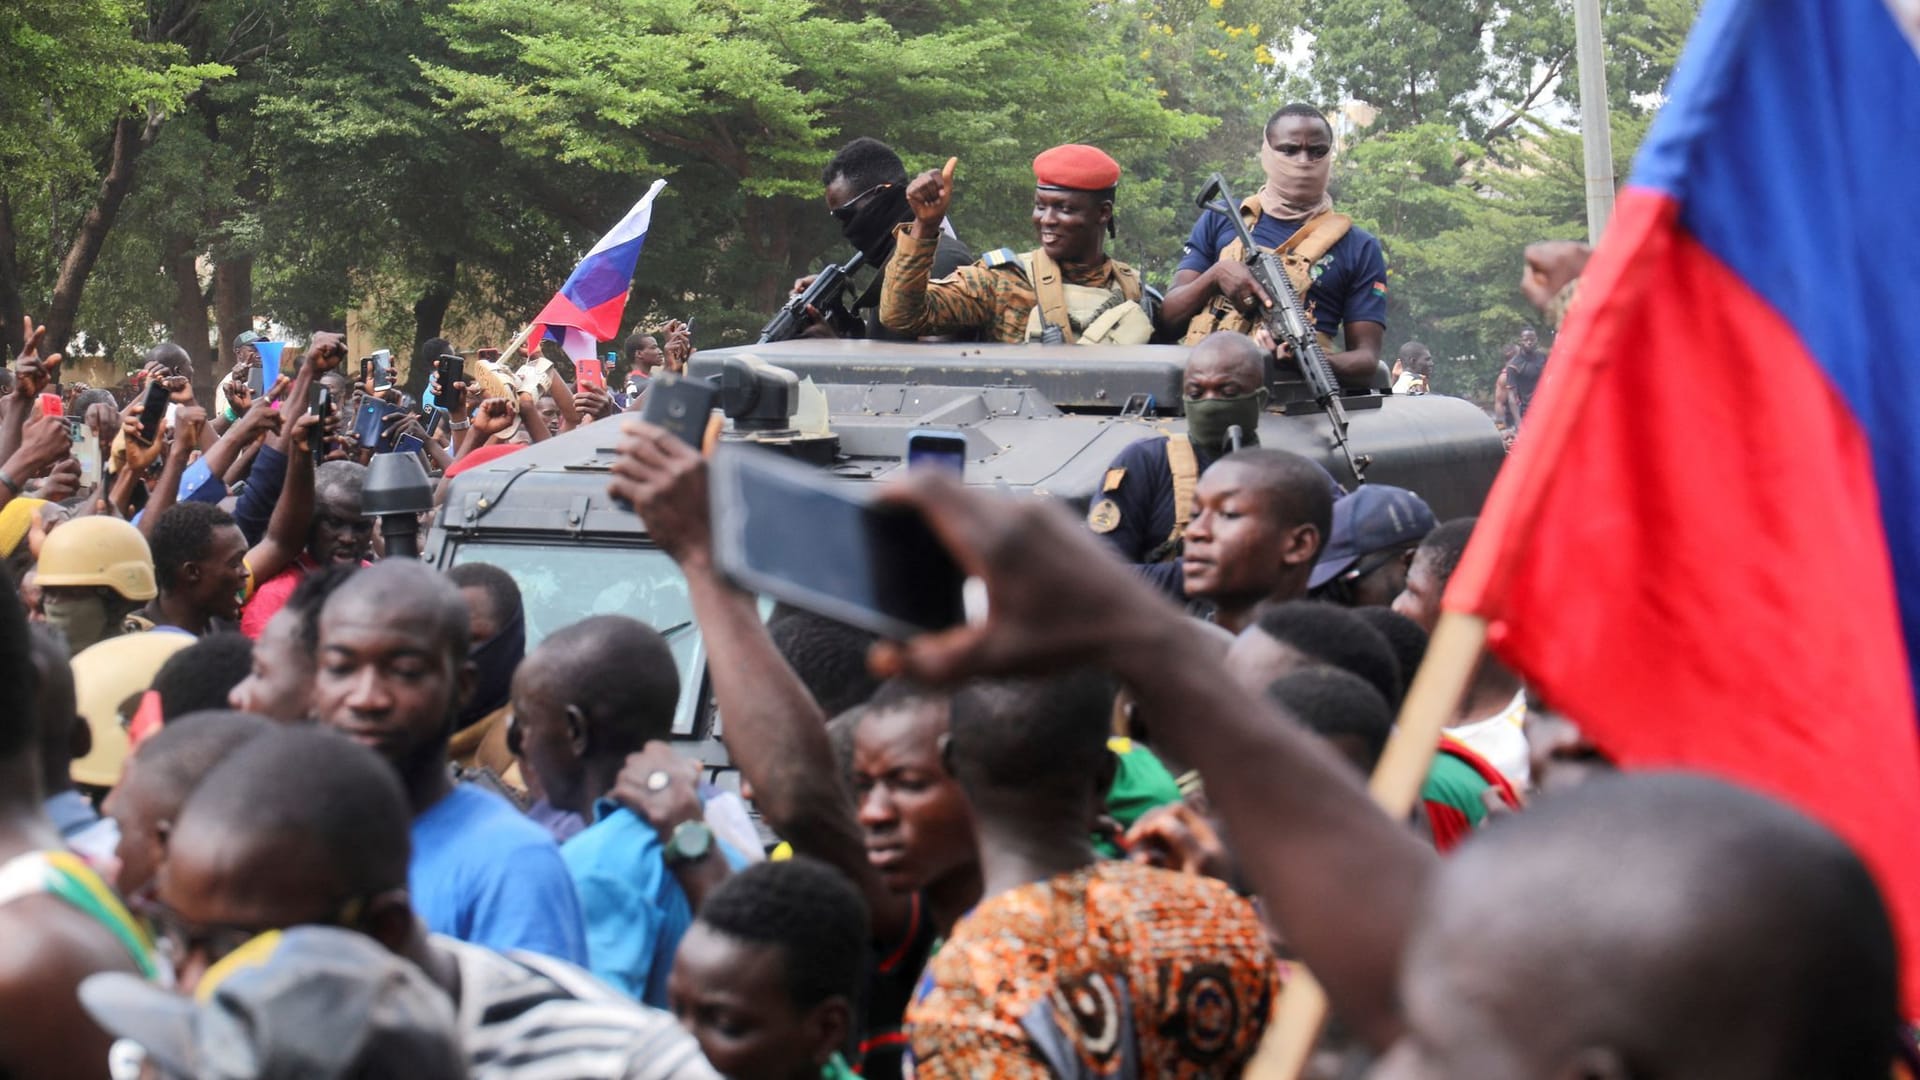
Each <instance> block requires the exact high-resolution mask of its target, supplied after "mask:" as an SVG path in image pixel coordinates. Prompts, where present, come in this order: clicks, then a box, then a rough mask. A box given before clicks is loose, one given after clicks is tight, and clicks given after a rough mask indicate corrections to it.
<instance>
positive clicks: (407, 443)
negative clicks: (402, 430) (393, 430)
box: [393, 435, 427, 454]
mask: <svg viewBox="0 0 1920 1080" xmlns="http://www.w3.org/2000/svg"><path fill="white" fill-rule="evenodd" d="M426 448H427V444H426V443H423V442H421V441H420V437H419V436H417V435H402V436H400V437H399V438H398V439H395V440H394V442H393V452H394V453H396V454H418V453H420V452H421V451H422V450H425V449H426Z"/></svg>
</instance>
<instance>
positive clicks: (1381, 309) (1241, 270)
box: [1161, 104, 1387, 387]
mask: <svg viewBox="0 0 1920 1080" xmlns="http://www.w3.org/2000/svg"><path fill="white" fill-rule="evenodd" d="M1332 155H1333V125H1332V124H1330V123H1328V122H1327V118H1326V117H1325V116H1324V115H1322V114H1321V112H1320V110H1318V109H1316V108H1314V107H1313V106H1311V105H1302V104H1293V105H1288V106H1286V107H1284V108H1282V109H1281V110H1280V111H1279V112H1276V113H1274V114H1273V116H1272V118H1271V119H1269V120H1268V121H1267V127H1266V131H1265V134H1264V136H1263V138H1262V140H1261V143H1260V167H1261V169H1262V170H1264V171H1265V172H1266V174H1267V181H1266V184H1265V185H1264V186H1263V187H1261V189H1260V190H1259V191H1258V192H1256V193H1255V194H1254V195H1252V196H1250V197H1248V198H1247V199H1246V201H1244V202H1242V203H1241V204H1240V215H1241V217H1242V218H1243V219H1244V220H1245V221H1246V222H1247V225H1248V231H1249V232H1251V233H1252V234H1253V242H1254V243H1256V244H1259V245H1260V246H1261V247H1262V248H1264V249H1266V250H1268V251H1271V252H1272V253H1273V254H1275V255H1277V256H1279V258H1280V261H1281V263H1282V265H1284V266H1285V267H1286V270H1287V277H1288V278H1289V279H1290V280H1291V281H1292V282H1293V287H1294V290H1295V291H1297V292H1298V293H1299V294H1300V299H1301V302H1302V303H1303V304H1305V305H1306V309H1307V311H1306V314H1307V317H1308V318H1309V319H1311V320H1312V321H1313V324H1314V327H1315V329H1316V330H1318V331H1319V335H1320V346H1321V348H1322V349H1324V350H1325V351H1326V353H1327V360H1328V362H1329V363H1331V364H1332V365H1333V370H1334V372H1335V373H1336V374H1338V375H1339V377H1340V381H1341V382H1342V383H1343V384H1345V385H1347V386H1354V387H1366V386H1367V385H1368V384H1369V383H1371V382H1372V380H1373V376H1374V371H1375V368H1376V367H1377V366H1378V365H1379V362H1380V344H1381V341H1382V339H1383V338H1385V336H1386V331H1387V325H1386V324H1387V261H1386V257H1385V256H1384V255H1383V254H1381V250H1380V241H1379V240H1378V239H1376V238H1375V237H1374V236H1373V234H1372V233H1369V232H1367V231H1366V230H1365V229H1362V228H1360V227H1359V226H1357V225H1354V224H1353V221H1352V219H1351V218H1348V217H1347V216H1346V215H1345V214H1336V213H1334V212H1333V199H1332V197H1331V196H1329V195H1328V194H1327V180H1328V176H1329V174H1330V173H1331V172H1332V166H1333V160H1332ZM1243 257H1244V253H1243V252H1242V251H1241V250H1240V242H1239V239H1238V237H1237V236H1236V235H1235V230H1234V228H1233V222H1231V221H1229V220H1227V219H1226V218H1224V217H1222V216H1221V215H1219V214H1218V213H1215V212H1214V211H1212V210H1207V211H1204V212H1202V213H1201V215H1200V220H1199V221H1197V222H1195V223H1194V226H1193V233H1192V234H1191V235H1190V236H1188V237H1187V244H1186V248H1185V249H1184V252H1183V253H1182V255H1181V257H1180V267H1179V269H1178V270H1176V271H1175V272H1174V275H1173V288H1172V290H1170V291H1169V292H1168V293H1167V299H1166V303H1165V304H1164V305H1163V308H1162V312H1161V320H1162V322H1163V324H1165V325H1167V326H1180V325H1183V324H1186V325H1187V338H1186V340H1187V343H1188V344H1193V343H1195V342H1197V341H1199V340H1200V339H1202V338H1204V337H1206V336H1207V335H1208V334H1211V333H1214V332H1216V331H1221V330H1229V331H1234V332H1237V333H1251V332H1252V331H1253V329H1254V328H1255V327H1256V326H1258V325H1259V323H1260V315H1261V312H1262V311H1263V310H1264V309H1265V308H1268V307H1271V306H1273V304H1274V303H1275V302H1276V299H1277V298H1276V297H1271V296H1268V295H1266V294H1265V293H1264V292H1263V291H1262V290H1261V288H1260V286H1259V285H1258V284H1256V283H1255V282H1254V280H1253V274H1252V272H1251V271H1249V270H1248V269H1247V266H1246V263H1245V262H1243V261H1242V259H1243ZM1188 320H1192V322H1191V323H1188ZM1335 333H1344V335H1345V339H1346V348H1345V350H1336V349H1335V348H1334V345H1333V335H1334V334H1335Z"/></svg>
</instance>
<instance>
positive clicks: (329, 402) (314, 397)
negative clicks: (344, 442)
mask: <svg viewBox="0 0 1920 1080" xmlns="http://www.w3.org/2000/svg"><path fill="white" fill-rule="evenodd" d="M333 409H334V402H333V391H332V390H330V389H328V388H327V387H325V386H322V385H320V384H317V383H316V384H315V385H314V386H313V388H312V389H311V390H309V391H308V393H307V412H308V414H310V415H313V416H317V417H319V418H320V432H319V434H320V435H321V436H322V437H324V436H325V435H326V429H327V428H328V426H330V425H331V424H332V423H333Z"/></svg>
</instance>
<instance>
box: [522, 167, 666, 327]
mask: <svg viewBox="0 0 1920 1080" xmlns="http://www.w3.org/2000/svg"><path fill="white" fill-rule="evenodd" d="M666 186H667V182H666V181H665V180H655V181H654V182H653V186H652V187H650V188H648V189H647V193H646V194H645V195H643V196H641V197H640V201H639V202H637V203H635V204H634V207H633V209H631V210H629V211H627V216H626V217H623V218H621V219H620V223H619V224H618V225H615V226H614V227H613V231H612V232H609V233H607V235H605V236H603V237H601V238H600V242H599V243H597V244H595V245H593V250H592V251H589V252H587V257H586V258H584V259H581V260H580V265H579V266H576V267H574V268H573V273H571V274H569V275H567V282H566V284H564V285H562V286H560V291H559V292H557V293H554V294H553V299H551V300H549V301H547V306H546V307H544V308H541V309H540V314H539V315H536V316H534V320H533V322H534V326H533V330H532V332H531V333H530V334H529V335H528V337H527V340H528V342H529V343H530V345H529V351H532V350H534V349H537V348H538V345H539V343H540V342H541V341H542V340H545V339H547V338H552V339H553V340H555V341H558V342H559V343H560V347H561V348H562V349H564V350H565V351H566V354H567V355H568V356H570V357H572V358H574V359H575V360H580V359H583V358H586V357H590V356H593V355H594V354H595V352H596V348H597V345H598V343H599V342H602V341H610V340H612V339H613V337H614V336H615V335H616V334H618V333H619V332H620V317H621V316H622V315H623V314H625V313H626V310H627V293H628V291H629V290H631V289H632V287H633V269H634V267H636V266H638V265H639V264H640V248H641V246H642V245H644V244H645V243H646V242H647V228H648V226H650V225H651V224H652V223H653V197H654V196H656V195H658V194H660V189H661V188H663V187H666Z"/></svg>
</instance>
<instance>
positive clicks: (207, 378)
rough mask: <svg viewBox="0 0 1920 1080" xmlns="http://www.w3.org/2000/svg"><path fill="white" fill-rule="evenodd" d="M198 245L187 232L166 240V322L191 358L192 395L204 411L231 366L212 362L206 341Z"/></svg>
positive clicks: (205, 314) (204, 295)
mask: <svg viewBox="0 0 1920 1080" xmlns="http://www.w3.org/2000/svg"><path fill="white" fill-rule="evenodd" d="M199 254H200V249H199V245H198V244H196V243H194V237H193V236H192V235H190V234H188V233H175V234H173V235H172V236H169V237H167V248H166V255H165V259H166V263H165V266H164V269H165V270H166V273H167V276H168V277H169V278H172V279H173V314H172V318H171V319H169V320H168V325H169V329H170V330H171V331H172V336H173V340H174V341H175V342H176V343H178V344H179V346H180V347H181V348H183V349H185V350H187V355H188V356H191V357H192V358H193V396H194V397H195V398H196V399H198V400H199V401H200V402H201V403H202V404H204V405H206V406H207V407H208V408H212V406H213V388H214V387H216V386H218V385H220V383H221V381H222V380H223V379H225V378H226V373H227V370H228V368H230V367H232V365H231V364H228V365H226V366H224V367H223V366H221V365H219V364H217V363H215V361H214V351H213V349H212V348H211V347H210V345H209V344H208V341H207V294H206V293H204V292H202V291H201V290H200V270H199V267H198V266H197V265H196V260H197V259H198V257H199Z"/></svg>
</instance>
